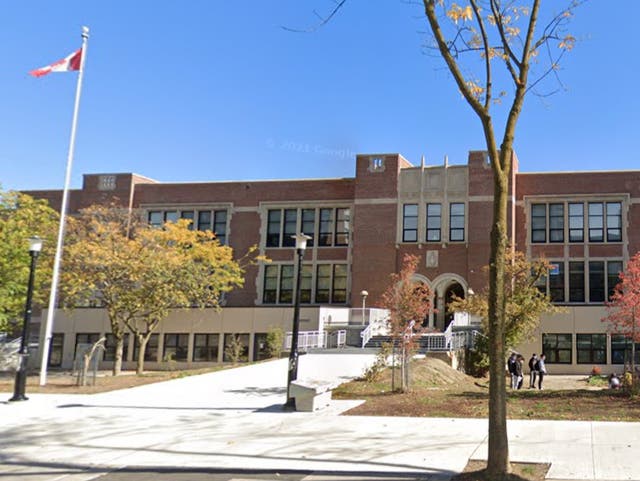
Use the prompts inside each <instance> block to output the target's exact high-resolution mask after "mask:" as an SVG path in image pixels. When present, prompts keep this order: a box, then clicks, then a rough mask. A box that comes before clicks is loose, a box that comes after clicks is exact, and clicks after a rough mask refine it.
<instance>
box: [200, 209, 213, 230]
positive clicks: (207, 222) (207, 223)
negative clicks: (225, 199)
mask: <svg viewBox="0 0 640 481" xmlns="http://www.w3.org/2000/svg"><path fill="white" fill-rule="evenodd" d="M198 230H211V212H209V211H208V210H203V211H200V212H198Z"/></svg>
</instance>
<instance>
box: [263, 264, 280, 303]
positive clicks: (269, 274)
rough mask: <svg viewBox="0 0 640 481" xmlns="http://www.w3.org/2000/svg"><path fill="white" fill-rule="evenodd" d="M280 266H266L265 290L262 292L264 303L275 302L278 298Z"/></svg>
mask: <svg viewBox="0 0 640 481" xmlns="http://www.w3.org/2000/svg"><path fill="white" fill-rule="evenodd" d="M278 268H279V266H274V265H268V266H264V290H263V292H262V302H263V303H264V304H275V303H276V299H277V298H278V297H277V295H278Z"/></svg>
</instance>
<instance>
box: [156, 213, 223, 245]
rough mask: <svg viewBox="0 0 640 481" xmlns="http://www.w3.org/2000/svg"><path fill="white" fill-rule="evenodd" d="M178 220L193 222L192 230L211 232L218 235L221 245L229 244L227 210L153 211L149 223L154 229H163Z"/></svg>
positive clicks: (190, 226)
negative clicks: (163, 226) (166, 224)
mask: <svg viewBox="0 0 640 481" xmlns="http://www.w3.org/2000/svg"><path fill="white" fill-rule="evenodd" d="M178 219H187V220H190V221H191V224H190V225H189V228H190V229H197V230H202V231H205V230H210V231H213V233H214V234H215V235H216V238H217V239H218V242H220V244H226V243H227V210H226V209H220V210H151V211H149V213H148V221H149V224H151V225H152V226H153V227H162V225H163V224H164V223H166V222H177V221H178Z"/></svg>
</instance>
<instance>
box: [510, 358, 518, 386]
mask: <svg viewBox="0 0 640 481" xmlns="http://www.w3.org/2000/svg"><path fill="white" fill-rule="evenodd" d="M516 363H517V361H516V353H515V352H514V353H512V354H511V356H509V360H508V361H507V369H508V370H509V374H511V389H517V387H518V375H517V374H516Z"/></svg>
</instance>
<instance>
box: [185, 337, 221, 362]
mask: <svg viewBox="0 0 640 481" xmlns="http://www.w3.org/2000/svg"><path fill="white" fill-rule="evenodd" d="M203 336H204V339H205V343H204V345H198V340H199V339H202V338H203ZM213 338H215V344H213V343H212V342H211V339H213ZM199 349H200V350H202V349H204V352H205V353H206V356H204V357H205V359H202V357H203V356H200V355H197V354H196V353H197V352H198V350H199ZM214 351H215V357H214V356H213V355H212V354H213V352H214ZM219 357H220V333H218V332H194V333H193V347H192V348H191V361H192V362H218V359H219Z"/></svg>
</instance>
